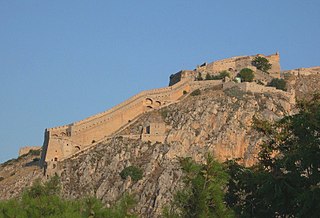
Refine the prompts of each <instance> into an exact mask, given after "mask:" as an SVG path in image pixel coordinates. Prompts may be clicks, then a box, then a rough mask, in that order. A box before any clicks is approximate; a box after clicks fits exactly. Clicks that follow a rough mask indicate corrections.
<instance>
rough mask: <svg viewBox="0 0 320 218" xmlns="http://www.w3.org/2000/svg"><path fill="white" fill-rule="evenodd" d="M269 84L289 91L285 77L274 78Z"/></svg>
mask: <svg viewBox="0 0 320 218" xmlns="http://www.w3.org/2000/svg"><path fill="white" fill-rule="evenodd" d="M268 86H271V87H275V88H276V89H281V90H283V91H287V82H286V81H285V80H284V79H278V78H274V79H272V80H271V82H270V83H269V84H268Z"/></svg>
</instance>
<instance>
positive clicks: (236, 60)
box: [169, 53, 281, 85]
mask: <svg viewBox="0 0 320 218" xmlns="http://www.w3.org/2000/svg"><path fill="white" fill-rule="evenodd" d="M256 57H264V58H266V59H268V60H269V63H271V64H272V67H271V69H270V70H269V75H270V76H272V77H273V78H280V71H281V68H280V55H279V53H276V54H272V55H268V56H266V55H262V54H257V55H253V56H238V57H232V58H227V59H223V60H217V61H214V62H212V63H209V64H203V65H201V66H199V67H197V68H196V69H195V70H193V71H180V72H178V73H176V74H173V75H171V76H170V83H169V84H170V85H173V84H175V83H177V82H179V81H182V80H183V79H184V78H188V79H192V78H193V79H194V78H196V77H197V76H198V73H201V74H202V77H205V75H206V74H207V73H209V74H211V75H216V74H218V73H219V72H221V71H225V70H226V71H229V72H230V73H231V74H232V77H234V76H236V75H237V74H238V73H239V72H240V70H241V69H243V68H250V69H253V70H254V71H257V69H256V67H254V66H252V60H253V59H254V58H256Z"/></svg>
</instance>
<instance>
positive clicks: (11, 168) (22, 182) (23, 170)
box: [0, 150, 43, 200]
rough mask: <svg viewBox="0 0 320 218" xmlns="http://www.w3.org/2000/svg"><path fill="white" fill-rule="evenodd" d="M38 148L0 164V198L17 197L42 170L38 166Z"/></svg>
mask: <svg viewBox="0 0 320 218" xmlns="http://www.w3.org/2000/svg"><path fill="white" fill-rule="evenodd" d="M39 160H40V150H31V151H30V152H29V153H27V154H25V155H22V156H20V157H19V158H17V159H11V160H8V161H7V162H5V163H3V164H1V165H0V200H4V199H9V198H13V197H18V196H19V195H20V194H21V193H22V191H23V190H24V189H25V188H26V187H29V186H30V185H31V184H32V183H33V181H34V180H35V179H37V178H39V179H41V178H42V177H43V176H42V175H43V171H42V170H41V169H40V168H39Z"/></svg>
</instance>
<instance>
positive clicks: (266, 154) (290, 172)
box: [226, 95, 320, 217]
mask: <svg viewBox="0 0 320 218" xmlns="http://www.w3.org/2000/svg"><path fill="white" fill-rule="evenodd" d="M298 106H299V108H300V112H299V113H298V114H296V115H293V116H287V117H284V118H283V119H281V120H280V121H278V122H276V123H274V124H272V126H271V128H270V124H266V123H264V122H260V123H259V124H258V125H257V126H259V128H260V129H264V127H265V131H264V133H265V134H266V136H267V138H268V140H267V141H266V142H265V143H264V144H263V145H262V147H261V151H260V153H259V162H258V164H256V165H255V166H253V167H251V168H245V167H242V166H240V165H238V164H237V163H236V161H231V162H229V174H230V178H231V179H230V181H229V186H228V193H227V198H226V199H227V202H228V205H229V206H231V207H233V208H234V209H235V211H236V213H237V214H239V216H240V217H319V214H320V203H319V202H320V185H319V184H320V95H315V96H314V98H313V99H312V100H311V101H310V102H305V101H304V102H300V103H299V104H298Z"/></svg>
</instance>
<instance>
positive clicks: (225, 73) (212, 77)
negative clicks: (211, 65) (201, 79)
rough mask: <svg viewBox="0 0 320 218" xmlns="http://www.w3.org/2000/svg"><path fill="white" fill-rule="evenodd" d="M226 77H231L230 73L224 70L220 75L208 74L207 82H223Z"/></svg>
mask: <svg viewBox="0 0 320 218" xmlns="http://www.w3.org/2000/svg"><path fill="white" fill-rule="evenodd" d="M225 77H229V78H230V77H231V75H230V72H228V71H226V70H224V71H221V72H220V73H219V74H218V75H215V76H214V75H210V74H209V73H207V75H206V78H205V79H206V80H221V79H224V78H225Z"/></svg>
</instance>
